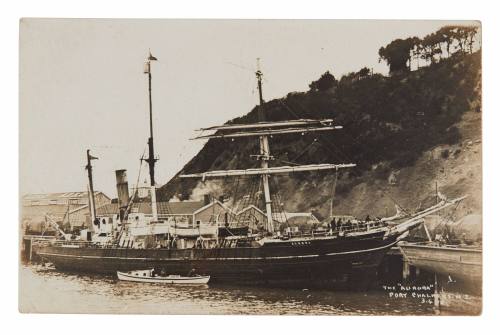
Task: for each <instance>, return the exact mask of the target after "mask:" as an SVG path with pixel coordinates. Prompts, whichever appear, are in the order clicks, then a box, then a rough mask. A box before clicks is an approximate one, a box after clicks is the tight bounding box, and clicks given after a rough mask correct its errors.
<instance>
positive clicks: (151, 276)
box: [116, 269, 210, 285]
mask: <svg viewBox="0 0 500 335" xmlns="http://www.w3.org/2000/svg"><path fill="white" fill-rule="evenodd" d="M116 275H117V276H118V279H119V280H124V281H133V282H139V283H157V284H181V285H204V284H207V283H208V281H209V280H210V276H199V275H195V276H186V277H183V276H180V275H168V276H162V275H159V274H158V273H156V271H155V269H147V270H136V271H128V272H120V271H117V272H116Z"/></svg>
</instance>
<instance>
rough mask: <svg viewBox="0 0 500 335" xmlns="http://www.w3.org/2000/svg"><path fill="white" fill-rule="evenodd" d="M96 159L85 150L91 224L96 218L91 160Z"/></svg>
mask: <svg viewBox="0 0 500 335" xmlns="http://www.w3.org/2000/svg"><path fill="white" fill-rule="evenodd" d="M93 159H98V158H97V157H94V156H92V155H91V154H90V150H89V149H87V165H86V166H85V169H86V170H87V174H88V177H89V210H90V219H91V224H94V220H95V218H96V216H97V215H96V208H95V197H94V182H93V180H92V162H91V161H92V160H93Z"/></svg>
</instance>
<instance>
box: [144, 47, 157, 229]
mask: <svg viewBox="0 0 500 335" xmlns="http://www.w3.org/2000/svg"><path fill="white" fill-rule="evenodd" d="M155 60H158V59H156V57H154V56H153V55H152V54H151V51H150V52H149V57H148V59H147V60H146V64H145V66H144V73H147V74H148V93H149V139H148V149H149V150H148V158H147V159H146V162H148V164H149V179H150V186H151V212H152V214H153V221H158V209H157V207H156V186H155V185H156V184H155V163H156V161H157V160H158V159H157V158H155V151H154V144H153V103H152V99H151V61H155Z"/></svg>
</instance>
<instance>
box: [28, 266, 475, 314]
mask: <svg viewBox="0 0 500 335" xmlns="http://www.w3.org/2000/svg"><path fill="white" fill-rule="evenodd" d="M19 294H20V310H21V311H23V312H35V313H36V312H42V313H113V314H114V313H125V314H264V315H281V314H292V315H435V314H437V312H436V308H435V307H434V303H433V301H432V300H431V299H422V298H414V297H411V296H410V297H405V298H402V297H395V295H394V294H392V295H391V294H390V292H388V291H387V290H383V289H380V290H373V291H367V292H333V291H321V290H300V289H293V290H292V289H276V288H273V289H270V288H262V287H237V286H220V285H205V286H177V285H175V286H168V285H161V284H144V283H133V282H123V281H118V280H117V279H116V278H114V277H112V276H97V275H81V274H69V273H61V272H58V271H56V270H54V269H51V268H47V267H44V266H41V265H22V266H21V267H20V292H19ZM439 314H457V312H456V311H454V312H450V313H447V312H446V311H445V312H442V311H440V312H439ZM458 314H464V311H462V312H458ZM465 314H467V313H465Z"/></svg>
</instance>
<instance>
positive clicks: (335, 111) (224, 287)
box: [18, 18, 483, 317]
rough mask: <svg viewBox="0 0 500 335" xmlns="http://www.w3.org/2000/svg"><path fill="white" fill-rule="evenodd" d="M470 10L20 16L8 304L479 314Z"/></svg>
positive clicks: (477, 135)
mask: <svg viewBox="0 0 500 335" xmlns="http://www.w3.org/2000/svg"><path fill="white" fill-rule="evenodd" d="M481 28H482V26H481V22H480V21H477V20H475V18H472V19H471V20H454V21H448V20H319V19H314V20H306V19H295V20H278V19H276V20H269V19H265V20H264V19H76V18H74V19H69V18H68V19H65V18H53V19H51V18H22V19H21V20H20V21H19V141H20V143H19V223H18V227H19V237H18V239H19V250H18V254H19V259H20V262H19V301H18V304H19V311H20V312H21V313H57V314H61V313H64V314H67V313H71V314H169V315H330V316H334V315H335V316H345V315H349V316H367V315H370V316H378V315H408V316H417V315H419V316H420V315H426V316H435V317H440V316H450V315H453V316H464V315H466V316H477V315H481V313H482V309H483V298H482V297H483V266H482V263H483V226H482V221H483V218H482V215H483V189H482V184H483V173H482V169H483V155H482V145H483V140H482V112H483V111H482V38H481V36H482V31H481Z"/></svg>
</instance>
